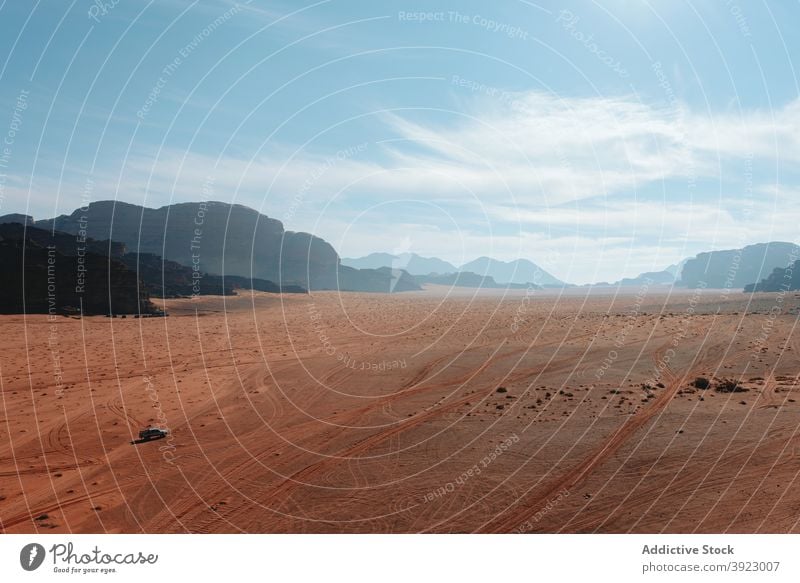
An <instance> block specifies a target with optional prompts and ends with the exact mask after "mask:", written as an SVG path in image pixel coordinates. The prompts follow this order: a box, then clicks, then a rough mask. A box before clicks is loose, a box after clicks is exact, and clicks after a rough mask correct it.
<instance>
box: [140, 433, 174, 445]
mask: <svg viewBox="0 0 800 583" xmlns="http://www.w3.org/2000/svg"><path fill="white" fill-rule="evenodd" d="M166 437H167V436H166V435H159V436H157V437H144V438H141V439H134V440H133V441H131V445H139V444H140V443H147V442H148V441H158V440H159V439H165V438H166Z"/></svg>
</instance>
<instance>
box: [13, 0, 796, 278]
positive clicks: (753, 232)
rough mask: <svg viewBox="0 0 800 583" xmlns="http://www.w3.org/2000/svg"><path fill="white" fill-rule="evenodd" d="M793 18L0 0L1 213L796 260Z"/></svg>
mask: <svg viewBox="0 0 800 583" xmlns="http://www.w3.org/2000/svg"><path fill="white" fill-rule="evenodd" d="M792 23H794V24H792ZM797 23H800V5H799V4H798V3H796V2H771V3H762V2H747V3H745V2H743V1H725V0H722V1H718V2H712V1H710V0H702V1H695V2H691V3H688V2H680V1H678V2H674V1H666V0H657V1H650V2H646V1H632V0H630V1H629V0H608V1H606V2H603V3H602V4H601V3H595V2H586V1H575V2H541V3H538V4H537V3H534V2H527V1H517V0H501V1H499V2H494V3H486V2H465V1H460V2H438V1H433V2H431V1H428V2H405V1H403V2H393V1H392V2H387V1H381V2H372V3H368V2H363V1H352V2H351V1H341V0H330V1H322V2H316V3H307V2H262V1H259V0H253V1H252V2H250V3H238V4H237V3H233V2H223V1H212V0H209V1H204V2H186V1H182V0H159V1H158V2H145V1H135V0H116V2H115V1H114V0H106V2H105V3H103V2H101V1H98V2H96V3H95V2H89V1H88V0H86V1H84V0H81V1H77V0H76V1H75V2H66V1H65V2H19V1H5V2H3V3H2V4H0V55H2V57H0V78H1V79H2V80H1V81H0V134H2V135H0V139H6V140H10V142H11V143H10V144H8V143H7V142H6V143H5V145H4V147H5V148H6V149H5V150H0V153H2V154H3V156H2V159H0V188H2V190H0V214H5V213H7V212H27V213H28V214H32V215H34V216H35V217H36V218H44V217H50V216H53V215H55V214H59V213H62V212H70V211H72V210H73V209H75V208H76V207H78V206H81V204H82V203H83V202H84V201H85V200H104V199H119V200H124V201H128V202H134V203H138V204H146V205H148V206H161V205H164V204H169V203H170V202H178V201H189V200H202V199H215V200H223V201H229V202H238V203H242V204H246V205H248V206H252V207H254V208H256V209H258V210H260V211H261V212H263V213H265V214H267V215H269V216H271V217H275V218H278V219H281V220H283V221H284V223H285V224H286V227H287V228H288V229H291V230H303V231H310V232H313V233H315V234H317V235H319V236H321V237H324V238H325V239H327V240H328V241H330V242H331V243H332V244H333V245H334V246H335V247H336V248H337V250H339V252H340V254H341V255H343V256H354V255H365V254H367V253H369V252H372V251H388V252H392V251H414V252H417V253H420V254H422V255H435V256H439V257H442V258H443V259H446V260H449V261H451V262H454V263H456V264H459V263H464V262H467V261H469V260H471V259H473V258H474V257H476V256H479V255H491V256H494V257H497V258H499V259H506V260H509V259H514V258H516V257H525V258H528V259H531V260H532V261H535V262H537V263H539V264H540V265H542V266H543V267H545V268H546V269H548V270H549V271H551V272H552V273H553V274H554V275H556V276H558V277H559V278H561V279H564V280H567V281H572V282H576V283H584V282H588V281H599V280H615V279H618V278H620V277H623V276H632V275H635V274H637V273H639V272H641V271H647V270H658V269H661V268H663V267H665V266H667V265H669V264H671V263H676V262H678V261H680V260H681V259H683V258H684V257H687V256H693V255H694V254H696V253H698V252H700V251H705V250H710V249H722V248H733V247H739V246H742V245H745V244H750V243H755V242H760V241H768V240H788V241H797V240H798V238H797V236H796V232H797V227H796V224H795V223H796V219H795V218H794V213H793V209H794V208H796V207H795V206H794V205H795V204H796V202H795V201H796V200H797V196H798V194H800V175H799V174H798V171H797V169H796V168H797V166H798V164H797V163H798V162H799V161H800V101H798V93H799V91H798V86H799V83H800V81H798V75H797V71H796V70H795V63H794V57H795V55H798V54H800V38H799V37H800V35H798V34H797V30H796V28H797V27H798V24H797Z"/></svg>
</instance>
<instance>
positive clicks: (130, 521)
mask: <svg viewBox="0 0 800 583" xmlns="http://www.w3.org/2000/svg"><path fill="white" fill-rule="evenodd" d="M447 292H448V290H446V289H442V288H431V289H428V290H427V291H425V292H421V293H411V294H397V295H392V296H387V295H377V294H376V295H373V294H352V293H348V294H337V293H333V292H330V293H315V294H313V296H283V297H281V296H275V295H268V294H259V293H255V294H253V295H243V296H239V297H234V298H230V297H229V298H204V299H202V300H199V301H192V300H188V299H187V300H169V301H166V302H165V306H166V309H167V310H168V311H169V313H170V317H168V318H148V319H133V318H126V319H120V318H115V319H110V318H102V317H89V318H83V319H73V318H65V317H59V318H57V319H55V320H53V321H51V320H49V319H48V318H47V316H38V315H37V316H27V317H23V316H3V317H0V330H1V331H2V335H0V379H2V386H1V387H0V388H1V389H2V404H3V412H2V419H0V527H1V528H2V531H3V532H10V533H13V532H62V533H63V532H662V531H663V532H798V531H800V526H798V521H800V519H799V518H798V517H800V488H798V480H797V475H798V472H800V402H797V401H796V399H797V398H798V392H800V391H799V390H798V388H797V375H798V371H800V362H799V359H798V357H799V356H800V343H799V342H798V338H800V336H798V335H797V334H796V333H795V329H794V328H795V325H796V319H797V313H798V306H800V298H798V297H797V296H795V295H788V296H785V297H784V296H778V295H775V294H772V295H770V294H763V295H757V296H755V297H754V299H753V300H752V301H748V299H749V296H744V295H743V294H739V293H738V292H737V293H730V294H726V293H724V292H719V291H714V290H706V291H705V292H703V293H702V294H700V295H698V294H695V293H694V292H692V291H683V292H681V293H675V294H672V295H671V296H670V295H666V294H665V293H663V292H655V291H653V290H648V291H647V293H640V294H635V293H631V294H628V295H621V296H618V297H616V298H613V297H610V296H602V295H586V293H585V292H584V291H579V290H573V291H571V292H570V293H569V294H566V295H557V294H550V295H548V294H546V293H543V292H535V293H534V294H533V295H532V296H531V295H528V296H526V295H525V292H512V293H507V294H503V293H499V292H496V293H488V292H481V293H479V294H478V293H475V291H474V290H463V289H462V290H458V293H456V294H449V293H447ZM698 376H703V377H707V378H710V379H712V378H717V379H722V378H732V379H740V380H741V383H742V385H743V386H744V387H745V388H746V389H748V390H747V391H746V392H736V393H722V392H717V391H715V390H714V389H713V388H712V389H708V390H701V389H697V388H695V387H693V386H691V383H692V382H693V381H694V380H695V378H696V377H698ZM643 385H646V386H643ZM148 424H154V425H165V426H166V427H168V428H169V429H170V431H171V435H170V437H169V438H168V439H163V440H157V441H151V442H147V443H140V444H136V445H132V444H131V441H132V440H134V439H135V438H136V437H137V434H138V431H139V429H141V428H143V427H145V426H147V425H148Z"/></svg>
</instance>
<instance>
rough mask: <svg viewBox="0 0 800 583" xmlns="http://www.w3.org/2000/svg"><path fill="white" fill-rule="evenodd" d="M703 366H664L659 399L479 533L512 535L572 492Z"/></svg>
mask: <svg viewBox="0 0 800 583" xmlns="http://www.w3.org/2000/svg"><path fill="white" fill-rule="evenodd" d="M703 325H704V324H703V323H702V322H700V323H697V324H694V325H693V327H692V328H693V329H692V332H696V331H697V329H699V328H701V327H702V326H703ZM670 344H671V343H667V344H665V345H662V346H661V347H659V348H657V349H656V350H655V351H653V352H652V353H651V358H652V359H653V361H654V362H655V363H656V364H658V363H659V362H663V358H662V356H663V354H664V353H665V352H666V350H667V347H668V346H669V345H670ZM702 366H703V363H698V362H697V361H696V360H695V362H694V363H693V366H692V367H691V369H690V370H689V371H687V372H686V373H684V375H682V376H681V377H677V376H676V375H675V374H674V373H673V372H672V371H671V369H670V368H669V366H665V367H664V370H663V372H664V376H665V380H667V382H668V384H667V386H666V387H665V389H664V390H663V391H662V392H661V393H660V394H659V396H658V397H656V398H655V399H654V400H653V401H652V403H651V405H650V406H649V407H646V408H643V409H640V410H639V411H638V412H637V413H636V414H634V415H633V416H631V417H630V418H629V419H628V420H627V421H625V422H624V423H623V425H622V426H621V427H620V428H619V429H618V430H617V431H615V432H614V433H612V434H611V435H610V436H609V437H608V438H607V439H606V440H605V441H603V442H602V443H601V444H600V445H599V446H597V447H596V448H595V449H594V451H593V452H592V453H591V454H590V455H589V456H587V457H586V458H584V460H583V461H582V462H580V463H578V464H577V465H576V466H574V467H573V468H572V469H570V470H568V471H567V472H566V473H565V474H564V475H562V476H560V477H559V478H558V479H556V480H554V481H553V482H551V483H550V484H549V485H547V486H546V488H545V489H544V490H543V491H541V492H540V493H539V494H537V496H536V498H535V499H534V500H532V501H526V502H525V506H524V508H521V509H520V510H517V511H516V512H514V511H512V510H511V508H507V509H505V510H503V511H501V513H500V514H499V515H498V516H496V517H495V518H494V519H492V520H489V521H487V522H486V523H485V524H484V525H483V526H482V527H481V528H480V529H479V532H493V533H507V532H512V531H513V530H514V529H515V528H518V527H520V525H523V524H525V523H527V522H528V521H529V520H530V519H531V518H532V517H533V516H534V515H535V514H536V513H537V512H539V511H540V510H541V509H542V508H544V507H545V506H546V505H547V504H548V503H549V502H550V501H551V500H553V499H554V498H555V497H556V496H557V495H558V493H559V492H563V491H570V490H573V489H574V488H575V486H577V485H578V484H579V483H581V482H582V481H583V480H584V479H585V478H586V477H587V476H588V475H589V474H591V473H592V472H593V471H594V470H595V469H597V468H598V467H599V466H600V465H602V464H603V463H605V462H606V461H607V460H608V459H609V458H610V457H611V456H612V455H614V454H615V453H616V452H617V451H619V449H620V448H621V447H622V446H623V445H624V444H625V443H626V442H627V441H628V440H629V439H630V438H631V436H633V435H634V434H636V433H637V432H638V431H639V430H640V429H641V428H642V427H644V426H645V425H646V424H647V423H648V422H649V421H650V420H651V419H653V417H655V416H656V415H657V414H659V413H661V412H662V411H663V410H664V409H665V408H666V407H667V405H669V403H670V401H671V400H672V399H673V398H674V397H675V394H676V393H677V392H678V391H679V390H680V388H681V386H682V385H683V381H684V379H685V378H688V377H690V376H692V375H693V374H694V372H693V371H696V370H698V369H700V368H701V367H702ZM524 498H526V496H525V495H523V496H522V498H520V499H519V500H517V501H516V502H515V503H514V505H513V506H519V505H520V503H521V501H522V500H523V499H524Z"/></svg>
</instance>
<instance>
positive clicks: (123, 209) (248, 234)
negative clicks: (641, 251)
mask: <svg viewBox="0 0 800 583" xmlns="http://www.w3.org/2000/svg"><path fill="white" fill-rule="evenodd" d="M2 224H16V225H18V226H19V227H20V228H21V227H23V225H24V226H26V227H27V229H28V230H29V231H30V234H31V238H30V242H32V243H34V244H33V246H32V247H33V248H35V247H36V246H37V245H38V246H39V247H42V248H44V247H46V244H44V239H43V237H44V236H43V235H42V233H56V234H58V233H61V234H68V235H69V236H71V238H72V239H74V240H78V239H87V240H92V241H93V243H92V245H94V247H93V250H92V251H91V252H92V253H93V254H95V255H97V257H92V261H93V262H94V265H95V266H98V265H100V264H101V263H99V261H100V260H101V259H102V260H104V261H105V262H106V264H107V268H110V267H109V266H112V267H113V269H115V270H117V271H118V272H119V274H118V276H117V277H119V278H120V279H119V281H120V282H123V280H124V284H123V283H121V284H120V285H121V286H122V287H123V288H129V287H130V285H131V281H133V282H134V283H136V282H137V281H138V284H136V286H135V287H137V289H138V288H141V289H140V291H143V292H144V293H146V294H148V295H152V296H160V297H172V296H180V295H188V293H189V290H190V289H191V287H192V286H193V285H194V286H196V282H195V283H194V284H191V282H193V281H194V280H196V277H193V275H196V274H197V273H202V274H203V281H202V284H201V289H202V291H201V292H200V293H221V294H229V293H235V290H236V289H241V288H245V289H259V290H263V291H278V292H280V291H283V292H288V291H295V292H296V291H305V290H306V289H308V290H342V291H368V292H381V293H389V292H401V291H414V290H420V289H421V285H425V284H428V283H437V284H441V285H454V286H465V287H486V288H503V287H505V288H515V287H516V288H525V287H528V286H531V285H533V286H536V287H537V288H538V287H563V286H566V285H569V284H565V283H564V282H562V281H561V280H559V279H557V278H556V277H554V276H553V275H551V274H550V273H548V272H547V271H545V270H544V269H542V268H541V267H539V266H538V265H536V264H535V263H533V262H531V261H529V260H527V259H517V260H514V261H499V260H497V259H492V258H490V257H479V258H478V259H475V260H474V261H470V262H468V263H465V264H464V265H461V266H455V265H453V264H452V263H450V262H447V261H444V260H442V259H439V258H436V257H423V256H420V255H417V254H415V253H401V254H397V255H393V254H389V253H372V254H370V255H367V256H365V257H360V258H346V259H342V260H340V259H339V256H338V254H337V253H336V251H335V249H334V248H333V247H332V246H331V245H330V244H329V243H328V242H326V241H324V240H323V239H321V238H319V237H316V236H314V235H311V234H309V233H299V232H292V231H286V230H284V228H283V224H282V223H281V222H280V221H277V220H275V219H271V218H269V217H267V216H265V215H262V214H260V213H259V212H257V211H255V210H253V209H250V208H248V207H245V206H242V205H237V204H228V203H223V202H215V201H209V202H194V203H180V204H174V205H168V206H164V207H161V208H158V209H153V208H147V207H142V206H138V205H133V204H128V203H124V202H115V201H100V202H95V203H92V204H90V205H88V206H87V207H85V208H82V209H78V210H76V211H74V212H72V213H71V214H68V215H61V216H58V217H55V218H53V219H45V220H38V221H35V220H34V219H33V218H32V217H30V216H27V215H22V214H12V215H5V216H3V217H0V225H2ZM38 230H41V231H42V233H38V234H37V231H38ZM50 236H51V237H53V236H55V235H50ZM4 237H5V238H3V236H2V235H0V242H2V243H3V253H4V255H3V256H2V259H3V261H4V263H3V264H2V265H0V268H2V271H3V272H4V273H6V274H9V273H12V272H11V271H9V269H11V268H10V267H9V266H10V265H14V266H17V267H18V268H21V267H20V266H21V265H22V263H21V262H20V261H21V256H20V257H16V256H15V255H14V254H15V253H17V254H19V253H21V248H22V247H24V245H22V246H20V241H21V239H20V237H23V238H24V235H20V232H18V231H14V230H13V229H10V230H8V229H7V230H6V231H5V236H4ZM59 241H60V243H59V247H58V250H57V252H58V253H59V254H60V255H63V256H64V257H67V258H70V257H74V256H75V254H74V252H73V251H70V249H69V248H68V245H67V243H66V240H63V239H60V240H59ZM98 245H100V246H101V247H103V248H102V249H100V248H98ZM37 253H39V254H41V251H32V255H31V256H30V258H29V263H26V277H27V278H29V281H31V282H37V281H38V280H37V279H36V277H38V276H36V275H35V273H34V272H28V268H31V269H33V267H31V266H34V265H39V266H40V267H42V266H45V267H46V265H45V264H42V263H41V261H42V257H39V256H38V255H37ZM799 256H800V247H798V246H797V245H795V244H793V243H785V242H771V243H762V244H757V245H750V246H747V247H744V248H742V249H731V250H725V251H713V252H707V253H700V254H698V255H697V256H696V257H693V258H690V259H687V260H685V261H683V262H681V263H680V264H678V265H671V266H669V267H667V268H666V269H664V270H662V271H654V272H646V273H642V274H640V275H639V276H637V277H635V278H624V279H622V280H620V281H618V282H616V283H614V284H608V283H601V284H594V285H599V286H608V285H610V286H623V287H624V286H638V285H642V284H643V283H646V282H649V283H650V284H654V285H659V284H665V285H677V286H683V287H688V288H697V287H707V288H729V289H739V290H741V289H744V288H745V287H746V286H749V287H748V289H750V290H753V289H757V290H762V289H763V290H767V289H771V288H772V287H775V281H777V279H776V278H780V277H784V275H785V274H783V275H782V274H779V273H776V270H778V269H786V268H787V267H789V266H790V265H791V264H792V263H793V261H795V260H796V259H797V258H798V257H799ZM15 257H16V258H15ZM71 262H73V260H72V259H62V260H61V264H62V265H64V264H66V265H70V264H71ZM73 267H74V266H73ZM126 270H128V271H132V272H133V274H134V279H133V280H129V276H128V275H125V273H126ZM34 271H35V270H34ZM161 276H163V277H161ZM62 277H63V278H64V279H65V281H69V280H70V279H69V278H70V277H71V276H70V275H69V273H67V272H65V274H64V275H63V276H62ZM126 278H128V279H126ZM159 278H160V280H159ZM190 284H191V285H190ZM36 285H39V284H38V283H36ZM97 285H98V286H99V285H100V284H97ZM126 286H127V287H126ZM106 291H108V290H107V289H106ZM112 291H113V290H112ZM64 297H66V296H64ZM97 297H98V298H99V297H100V296H99V295H98V296H97ZM143 297H144V296H142V297H137V298H133V299H130V300H126V301H127V302H128V303H129V304H130V305H144V304H143V303H142V302H147V299H146V298H144V299H143ZM12 300H13V301H12ZM8 301H9V302H11V303H14V302H18V301H20V302H21V301H22V299H21V298H16V299H15V300H14V299H13V298H9V299H8ZM98 301H99V300H98ZM148 309H149V308H148Z"/></svg>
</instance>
